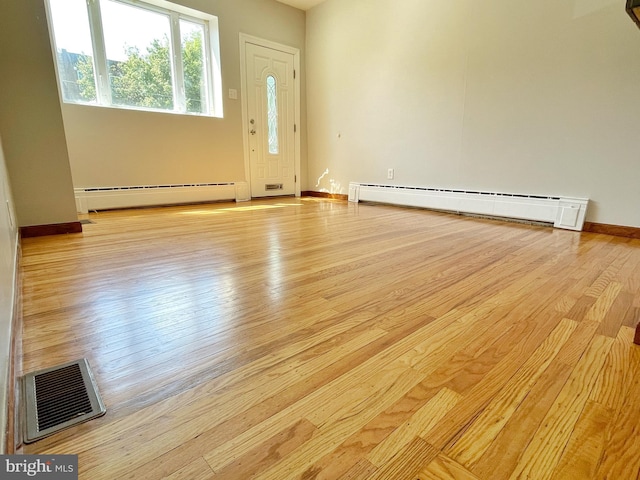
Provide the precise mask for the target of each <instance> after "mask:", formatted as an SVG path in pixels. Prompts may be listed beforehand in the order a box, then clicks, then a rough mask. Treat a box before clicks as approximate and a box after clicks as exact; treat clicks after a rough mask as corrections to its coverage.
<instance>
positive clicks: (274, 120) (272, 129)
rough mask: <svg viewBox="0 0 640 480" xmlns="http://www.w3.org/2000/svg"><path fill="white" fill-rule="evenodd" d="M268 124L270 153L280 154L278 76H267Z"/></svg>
mask: <svg viewBox="0 0 640 480" xmlns="http://www.w3.org/2000/svg"><path fill="white" fill-rule="evenodd" d="M267 125H268V127H269V128H268V130H269V153H270V154H272V155H277V154H278V150H279V148H278V92H277V90H276V78H275V77H274V76H273V75H269V76H268V77H267Z"/></svg>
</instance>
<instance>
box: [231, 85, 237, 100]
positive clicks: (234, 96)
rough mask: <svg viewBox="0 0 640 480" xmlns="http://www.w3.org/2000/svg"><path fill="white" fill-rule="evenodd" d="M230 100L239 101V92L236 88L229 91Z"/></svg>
mask: <svg viewBox="0 0 640 480" xmlns="http://www.w3.org/2000/svg"><path fill="white" fill-rule="evenodd" d="M229 98H230V99H231V100H237V99H238V90H236V89H235V88H230V89H229Z"/></svg>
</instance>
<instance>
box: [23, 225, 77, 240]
mask: <svg viewBox="0 0 640 480" xmlns="http://www.w3.org/2000/svg"><path fill="white" fill-rule="evenodd" d="M65 233H82V224H81V223H80V222H67V223H53V224H51V225H31V226H28V227H20V237H21V238H30V237H44V236H46V235H63V234H65Z"/></svg>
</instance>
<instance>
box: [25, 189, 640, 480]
mask: <svg viewBox="0 0 640 480" xmlns="http://www.w3.org/2000/svg"><path fill="white" fill-rule="evenodd" d="M90 218H91V220H93V221H94V222H95V223H93V224H88V225H84V232H83V233H82V234H70V235H65V236H56V237H42V238H32V239H24V240H23V241H22V262H21V268H22V274H23V280H24V284H23V313H24V332H23V358H22V364H23V369H24V371H25V372H28V371H32V370H35V369H40V368H45V367H50V366H54V365H57V364H59V363H62V362H66V361H71V360H75V359H78V358H81V357H87V358H88V359H89V362H90V364H91V365H92V368H93V370H94V373H95V374H96V378H97V382H98V385H99V388H100V391H101V393H102V396H103V399H104V401H105V403H106V405H107V408H108V413H107V415H106V416H104V417H102V418H99V419H97V420H93V421H91V422H88V423H85V424H83V425H80V426H77V427H75V428H72V429H69V430H66V431H63V432H60V433H58V434H56V435H54V436H51V437H49V438H46V439H44V440H41V441H39V442H37V443H35V444H32V445H27V446H25V447H24V453H29V454H36V453H73V454H78V455H79V465H80V478H81V479H86V480H100V479H115V478H117V479H119V480H124V479H136V480H142V479H161V478H170V479H178V480H181V479H185V480H199V479H212V480H217V479H248V478H256V479H274V480H283V479H304V480H311V479H385V480H388V479H419V480H434V479H440V480H447V479H452V480H453V479H457V480H507V479H517V478H518V479H525V478H527V479H553V480H556V479H567V480H576V479H614V480H638V479H639V478H640V477H639V471H640V441H639V440H638V439H639V438H640V346H635V345H633V343H632V342H633V337H634V330H635V326H636V324H637V323H638V322H639V321H640V240H633V239H627V238H618V237H612V236H607V235H603V234H594V233H577V232H570V231H562V230H554V229H551V228H545V227H537V226H526V225H521V224H516V223H508V222H499V221H491V220H479V219H472V218H465V217H458V216H454V215H448V214H442V213H436V212H429V211H423V210H418V209H404V208H398V207H392V206H382V205H366V204H358V205H353V204H348V203H347V202H342V201H336V200H327V199H318V198H302V199H295V198H280V199H271V200H265V201H252V202H248V203H240V204H235V203H234V204H211V205H196V206H182V207H167V208H157V209H144V210H126V211H113V212H100V213H96V214H91V215H90Z"/></svg>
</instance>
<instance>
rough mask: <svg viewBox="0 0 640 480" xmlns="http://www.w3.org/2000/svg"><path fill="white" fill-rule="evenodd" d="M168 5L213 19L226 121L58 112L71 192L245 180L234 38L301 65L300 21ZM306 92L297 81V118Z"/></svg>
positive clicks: (278, 13)
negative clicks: (291, 50)
mask: <svg viewBox="0 0 640 480" xmlns="http://www.w3.org/2000/svg"><path fill="white" fill-rule="evenodd" d="M174 2H175V3H179V4H183V5H185V6H187V7H190V8H194V9H197V10H200V11H202V12H205V13H209V14H211V15H215V16H217V17H218V21H219V28H220V54H221V65H222V88H223V102H224V118H222V119H219V118H208V117H196V116H186V115H174V114H167V113H155V112H142V111H134V110H121V109H114V108H101V107H88V106H79V105H73V104H63V105H62V113H63V117H64V124H65V131H66V136H67V145H68V148H69V159H70V164H71V171H72V176H73V183H74V186H75V187H110V186H128V185H155V184H182V183H220V182H233V181H239V180H244V179H245V174H244V157H243V155H244V153H243V144H242V141H243V140H242V131H243V130H242V129H243V126H242V111H241V100H240V95H241V92H240V51H239V33H240V32H242V33H246V34H249V35H253V36H257V37H261V38H265V39H267V40H272V41H274V42H278V43H281V44H285V45H289V46H292V47H296V48H299V49H300V50H301V57H302V62H304V43H305V13H304V12H303V11H301V10H298V9H295V8H293V7H289V6H286V5H283V4H281V3H278V2H276V1H275V0H217V1H213V0H174ZM303 70H304V68H303ZM304 88H305V87H304V77H302V84H301V89H302V92H301V94H302V99H303V101H302V109H301V110H302V111H301V113H302V117H303V118H305V116H306V106H305V101H306V97H305V90H304ZM229 89H236V90H238V94H239V97H238V99H237V100H231V99H229V97H228V91H229ZM302 127H303V128H302V129H301V130H302V132H305V131H306V128H304V125H303V126H302ZM301 141H302V151H303V152H304V154H303V157H302V159H301V163H302V166H303V168H306V134H303V136H302V137H301ZM304 172H305V176H304V177H305V178H306V170H304ZM302 188H303V189H305V188H306V185H302Z"/></svg>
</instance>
